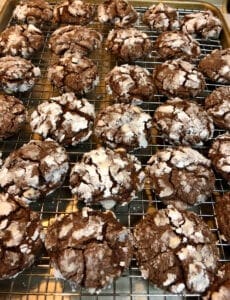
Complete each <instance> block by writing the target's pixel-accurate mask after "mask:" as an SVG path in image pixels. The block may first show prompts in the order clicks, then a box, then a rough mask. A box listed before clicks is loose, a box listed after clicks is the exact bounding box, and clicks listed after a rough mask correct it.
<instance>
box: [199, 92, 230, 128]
mask: <svg viewBox="0 0 230 300" xmlns="http://www.w3.org/2000/svg"><path fill="white" fill-rule="evenodd" d="M205 109H206V110H207V112H208V114H209V115H210V116H211V117H212V118H213V121H214V123H215V125H216V126H218V127H220V128H224V129H227V130H230V86H221V87H218V88H216V89H215V90H214V91H213V92H212V93H211V94H209V95H208V97H206V99H205Z"/></svg>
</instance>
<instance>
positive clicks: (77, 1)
mask: <svg viewBox="0 0 230 300" xmlns="http://www.w3.org/2000/svg"><path fill="white" fill-rule="evenodd" d="M95 12H96V8H95V5H93V4H90V3H86V2H84V1H81V0H64V1H62V2H61V3H59V4H57V5H56V6H55V7H54V22H56V23H66V24H76V25H87V24H89V23H90V22H92V21H93V19H94V15H95Z"/></svg>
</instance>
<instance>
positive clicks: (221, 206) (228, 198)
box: [215, 192, 230, 243]
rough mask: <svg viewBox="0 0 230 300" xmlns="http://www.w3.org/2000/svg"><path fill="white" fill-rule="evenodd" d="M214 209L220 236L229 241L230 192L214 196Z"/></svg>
mask: <svg viewBox="0 0 230 300" xmlns="http://www.w3.org/2000/svg"><path fill="white" fill-rule="evenodd" d="M215 211H216V218H217V223H218V227H219V230H220V232H221V234H222V238H223V240H225V241H227V242H228V243H230V218H229V216H230V192H226V193H224V194H223V195H222V196H218V197H216V204H215Z"/></svg>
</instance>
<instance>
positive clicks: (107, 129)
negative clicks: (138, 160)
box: [94, 103, 152, 150]
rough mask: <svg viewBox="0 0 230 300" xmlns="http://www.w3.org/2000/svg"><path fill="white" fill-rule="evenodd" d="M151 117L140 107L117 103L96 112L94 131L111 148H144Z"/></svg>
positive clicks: (148, 136)
mask: <svg viewBox="0 0 230 300" xmlns="http://www.w3.org/2000/svg"><path fill="white" fill-rule="evenodd" d="M151 127H152V118H151V116H150V115H149V114H147V113H145V112H144V111H143V110H142V109H141V108H140V107H137V106H133V105H130V104H124V103H117V104H114V105H111V106H107V107H106V108H105V109H103V110H102V111H101V112H99V113H98V115H97V118H96V121H95V128H94V133H95V135H96V136H97V137H98V138H99V139H100V140H101V141H102V142H104V143H105V144H106V145H107V146H109V147H111V148H117V147H124V148H126V149H128V150H129V149H135V148H146V147H147V146H148V139H149V138H150V136H151V132H150V129H151Z"/></svg>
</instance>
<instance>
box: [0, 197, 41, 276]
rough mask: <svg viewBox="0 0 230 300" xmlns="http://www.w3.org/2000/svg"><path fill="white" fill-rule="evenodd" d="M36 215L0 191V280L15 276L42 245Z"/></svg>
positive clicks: (29, 261) (37, 252)
mask: <svg viewBox="0 0 230 300" xmlns="http://www.w3.org/2000/svg"><path fill="white" fill-rule="evenodd" d="M42 239H43V232H42V225H41V222H40V217H39V214H38V213H36V212H32V211H31V210H30V209H29V208H28V207H27V206H25V205H24V204H23V202H22V201H21V200H20V199H19V198H14V197H13V196H11V195H9V194H3V193H1V194H0V240H1V243H0V258H1V264H0V279H6V278H12V277H15V276H17V275H18V274H19V273H20V272H22V271H23V270H24V269H25V268H28V267H30V266H31V265H32V264H33V263H34V260H35V259H36V257H37V256H38V255H39V252H40V250H41V248H42Z"/></svg>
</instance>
